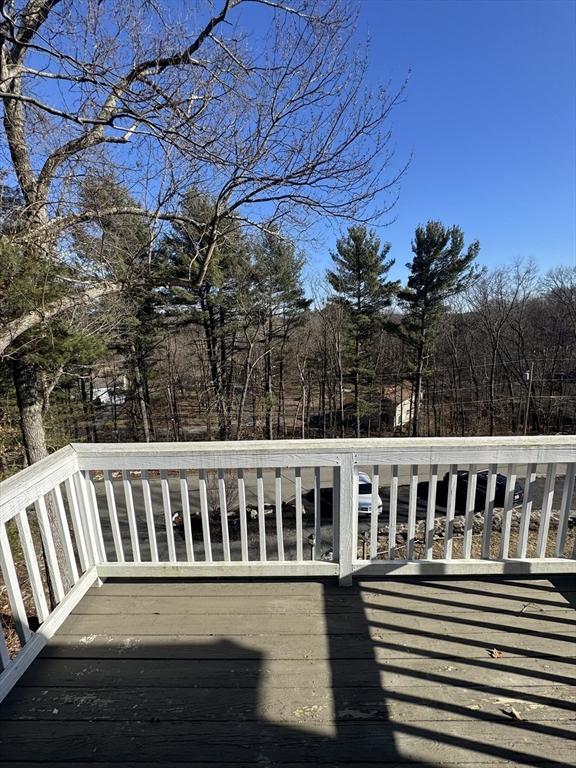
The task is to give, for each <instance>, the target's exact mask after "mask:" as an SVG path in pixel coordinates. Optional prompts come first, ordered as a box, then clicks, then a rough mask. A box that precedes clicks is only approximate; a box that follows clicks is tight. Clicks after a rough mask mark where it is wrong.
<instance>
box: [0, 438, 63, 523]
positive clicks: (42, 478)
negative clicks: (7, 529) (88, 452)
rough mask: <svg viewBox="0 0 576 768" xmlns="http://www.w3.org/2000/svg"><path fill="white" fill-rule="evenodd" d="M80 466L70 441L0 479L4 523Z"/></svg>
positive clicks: (2, 521)
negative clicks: (53, 451)
mask: <svg viewBox="0 0 576 768" xmlns="http://www.w3.org/2000/svg"><path fill="white" fill-rule="evenodd" d="M77 468H78V459H77V455H76V451H75V450H74V448H73V447H72V446H71V445H67V446H66V447H65V448H61V449H60V450H59V451H56V452H55V453H53V454H51V455H50V456H47V457H46V458H45V459H42V460H41V461H38V462H36V464H32V465H31V466H30V467H26V469H22V470H21V471H20V472H17V473H16V474H15V475H12V477H9V478H7V479H6V480H3V481H2V482H1V483H0V523H5V522H6V521H8V520H10V518H11V517H14V515H15V514H16V513H17V512H19V511H20V510H21V509H23V508H24V507H27V506H28V505H29V504H31V503H32V502H33V501H35V500H36V499H37V498H38V497H39V496H40V495H41V494H43V493H46V492H47V491H49V490H50V489H51V488H53V487H54V484H55V483H58V482H61V481H62V480H65V479H66V477H69V476H70V475H71V474H72V473H73V472H75V471H76V470H77Z"/></svg>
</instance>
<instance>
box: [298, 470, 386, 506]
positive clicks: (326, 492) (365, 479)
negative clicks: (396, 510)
mask: <svg viewBox="0 0 576 768" xmlns="http://www.w3.org/2000/svg"><path fill="white" fill-rule="evenodd" d="M333 499H334V491H333V489H332V488H320V510H321V514H322V515H327V516H331V515H332V506H333ZM303 500H304V511H305V512H306V513H307V514H308V513H310V512H313V511H314V489H313V488H311V489H310V490H309V491H308V492H307V493H305V494H304V496H303ZM381 511H382V499H381V498H380V496H378V514H380V512H381ZM371 512H372V480H371V479H370V477H369V476H368V475H367V474H365V473H364V472H359V473H358V513H359V514H361V515H369V514H370V513H371Z"/></svg>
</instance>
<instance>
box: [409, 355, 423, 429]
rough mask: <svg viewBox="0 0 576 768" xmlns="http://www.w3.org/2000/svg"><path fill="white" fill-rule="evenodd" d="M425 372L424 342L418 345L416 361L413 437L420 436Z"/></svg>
mask: <svg viewBox="0 0 576 768" xmlns="http://www.w3.org/2000/svg"><path fill="white" fill-rule="evenodd" d="M423 372H424V344H420V345H419V346H418V359H417V363H416V373H415V376H414V387H413V393H412V394H413V398H414V405H413V410H412V437H418V431H419V429H418V419H419V416H420V397H421V393H422V375H423Z"/></svg>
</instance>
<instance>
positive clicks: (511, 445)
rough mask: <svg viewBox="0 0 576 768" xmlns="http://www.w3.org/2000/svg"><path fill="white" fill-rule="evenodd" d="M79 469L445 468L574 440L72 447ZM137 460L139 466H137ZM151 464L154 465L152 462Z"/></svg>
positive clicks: (538, 453) (530, 454)
mask: <svg viewBox="0 0 576 768" xmlns="http://www.w3.org/2000/svg"><path fill="white" fill-rule="evenodd" d="M72 447H73V449H74V450H75V451H76V454H77V456H78V460H79V463H80V467H81V468H85V469H97V468H106V467H113V466H114V467H115V468H119V469H120V468H124V469H139V468H170V466H171V465H170V462H171V461H172V462H173V465H172V466H173V468H177V465H178V466H180V465H181V466H190V467H194V466H204V467H210V466H221V467H226V466H229V467H234V466H259V465H260V466H274V465H280V464H282V463H285V465H286V466H298V465H302V466H305V465H306V462H307V461H313V463H314V464H315V465H316V466H320V465H322V464H325V465H334V464H338V463H339V462H340V457H341V456H342V455H343V454H349V453H353V454H354V455H355V460H356V463H360V464H362V463H364V464H366V463H368V464H371V463H378V462H381V463H390V464H410V463H420V464H450V463H455V462H460V463H467V462H468V463H473V462H476V463H482V462H485V463H495V462H521V463H527V462H535V463H546V462H552V461H555V462H566V461H574V460H576V436H574V435H560V436H559V435H550V436H542V437H533V436H531V437H514V436H512V437H432V438H429V437H417V438H402V437H397V438H395V437H392V438H370V439H345V440H341V439H331V440H271V441H268V440H246V441H232V442H190V443H168V442H166V443H92V444H89V443H86V444H85V443H74V444H73V445H72ZM139 462H141V463H139ZM154 462H156V463H154Z"/></svg>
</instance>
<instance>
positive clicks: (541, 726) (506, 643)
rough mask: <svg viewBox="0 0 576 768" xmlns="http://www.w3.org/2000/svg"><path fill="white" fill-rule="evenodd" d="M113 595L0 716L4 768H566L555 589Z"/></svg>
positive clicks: (94, 606) (390, 586)
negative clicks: (36, 767) (493, 653)
mask: <svg viewBox="0 0 576 768" xmlns="http://www.w3.org/2000/svg"><path fill="white" fill-rule="evenodd" d="M115 584H117V585H118V586H115ZM115 584H114V583H108V584H106V585H105V587H104V588H103V589H102V590H100V591H98V590H93V591H92V592H91V593H89V595H87V596H86V597H85V598H84V600H83V601H82V603H81V604H80V606H78V608H77V610H76V612H75V613H74V614H73V615H72V616H71V617H70V618H69V619H68V621H67V622H66V624H65V625H64V626H63V627H62V629H61V631H60V633H58V634H57V635H56V637H55V638H54V639H53V641H52V642H51V643H50V645H49V646H48V648H47V649H46V651H45V652H44V654H43V655H42V657H41V658H40V659H38V660H37V661H36V662H35V664H34V665H33V666H32V668H31V669H30V670H29V671H28V672H27V673H26V674H25V675H24V677H23V678H22V680H21V682H20V684H19V685H18V686H17V688H16V689H15V690H14V691H12V693H11V694H10V696H9V697H8V698H7V699H6V701H5V702H4V704H2V705H0V766H1V767H2V768H8V766H16V765H19V766H22V765H29V766H34V765H43V766H52V768H56V766H64V765H66V766H67V767H68V768H71V766H101V768H103V767H104V766H111V765H116V766H119V765H122V766H125V767H126V768H130V766H134V767H135V766H139V767H140V768H142V766H160V765H162V766H165V767H166V768H170V767H171V766H176V765H178V766H183V765H190V766H195V768H208V766H210V768H224V767H225V768H232V766H234V768H247V767H248V766H256V768H272V766H283V768H304V766H307V765H323V766H327V767H330V766H334V767H335V766H344V765H351V766H354V765H355V766H369V765H388V766H391V765H400V764H402V765H405V766H423V767H426V766H428V767H429V768H432V767H433V766H434V767H438V766H447V765H454V766H456V765H459V766H472V765H478V766H480V765H482V766H483V767H485V766H490V765H502V764H505V765H509V766H510V765H512V766H522V765H540V766H544V765H546V766H557V767H558V768H560V767H561V766H562V767H563V768H567V767H568V766H571V765H573V756H574V742H573V741H572V740H573V739H574V735H575V733H574V722H575V721H574V703H575V702H574V695H573V693H572V694H570V692H569V685H570V683H571V682H572V683H573V678H572V677H571V675H570V672H571V667H570V664H571V660H570V659H569V658H567V657H568V655H569V648H570V646H571V644H572V653H573V639H574V638H573V633H574V629H575V627H576V623H575V621H574V615H573V611H572V610H571V609H570V605H572V606H574V604H575V600H574V598H575V592H574V590H575V589H576V585H574V584H573V583H571V582H570V581H568V580H566V579H555V580H554V585H553V584H552V583H550V582H544V581H537V582H536V581H530V580H526V581H522V580H519V579H516V580H512V581H511V582H510V583H507V582H506V581H504V580H502V579H500V580H494V581H491V580H479V579H476V580H473V581H465V580H462V579H460V580H453V579H444V580H438V579H436V580H430V581H423V580H419V581H416V580H412V581H410V582H407V581H395V580H391V579H390V580H385V581H383V580H380V581H373V582H368V581H365V582H362V586H361V587H359V586H355V587H352V588H350V589H345V590H342V589H338V588H337V587H336V586H335V585H334V584H333V583H321V582H275V583H274V584H273V583H271V582H262V581H250V582H248V581H246V582H238V581H237V582H234V583H231V582H221V583H220V584H215V583H208V584H207V583H206V582H202V583H200V582H195V583H194V582H183V583H179V582H171V583H163V584H162V583H156V582H141V583H139V584H138V583H132V584H130V583H129V582H120V581H118V582H116V583H115ZM122 585H123V586H122ZM178 606H179V608H178V613H177V612H175V611H176V607H178ZM185 609H186V610H185ZM493 647H494V648H496V649H498V650H499V651H500V653H501V654H502V657H498V658H492V657H491V656H490V654H489V651H490V649H491V648H493ZM514 713H516V715H519V716H520V717H521V718H522V719H516V715H515V714H514Z"/></svg>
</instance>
